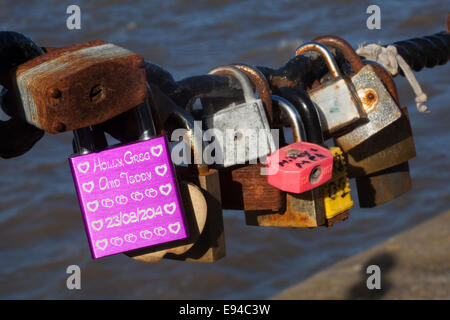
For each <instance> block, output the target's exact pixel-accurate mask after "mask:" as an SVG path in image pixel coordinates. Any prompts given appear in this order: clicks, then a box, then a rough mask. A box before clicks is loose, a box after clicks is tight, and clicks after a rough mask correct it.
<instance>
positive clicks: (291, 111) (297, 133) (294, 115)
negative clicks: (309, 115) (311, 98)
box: [272, 95, 307, 142]
mask: <svg viewBox="0 0 450 320" xmlns="http://www.w3.org/2000/svg"><path fill="white" fill-rule="evenodd" d="M272 100H273V101H275V102H276V103H277V104H278V107H279V108H280V110H281V111H282V112H283V113H284V114H285V115H286V117H287V118H288V119H289V124H290V125H291V128H292V132H293V135H294V141H295V142H302V141H305V140H306V139H307V136H306V132H305V127H304V125H303V121H302V119H301V117H300V114H299V113H298V111H297V109H296V108H295V107H294V106H293V105H292V103H290V102H289V101H288V100H286V99H285V98H283V97H280V96H277V95H272Z"/></svg>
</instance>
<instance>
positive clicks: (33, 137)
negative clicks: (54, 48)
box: [0, 31, 44, 158]
mask: <svg viewBox="0 0 450 320" xmlns="http://www.w3.org/2000/svg"><path fill="white" fill-rule="evenodd" d="M42 54H44V51H43V50H42V49H41V48H40V47H39V46H38V45H37V44H36V43H35V42H34V41H33V40H31V39H29V38H28V37H26V36H24V35H23V34H20V33H18V32H13V31H0V85H1V86H3V90H2V92H1V103H0V107H1V108H2V110H3V111H5V112H6V113H7V114H8V115H9V116H11V119H9V120H7V121H0V157H2V158H12V157H17V156H20V155H22V154H24V153H25V152H27V151H28V150H30V149H31V148H32V147H33V145H34V144H35V143H36V142H37V141H38V140H40V139H41V138H42V137H43V135H44V131H42V130H40V129H38V128H36V127H35V126H33V125H30V124H28V123H27V122H26V121H24V120H22V119H20V117H19V116H18V115H17V114H12V110H11V109H12V107H11V104H14V103H15V100H16V99H18V97H13V95H12V93H11V92H12V89H13V87H14V85H13V84H14V79H13V78H14V76H12V75H11V73H14V69H15V68H16V67H17V66H18V65H20V64H22V63H25V62H27V61H29V60H31V59H33V58H35V57H37V56H39V55H42Z"/></svg>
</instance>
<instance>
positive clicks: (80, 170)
mask: <svg viewBox="0 0 450 320" xmlns="http://www.w3.org/2000/svg"><path fill="white" fill-rule="evenodd" d="M83 166H85V167H86V169H84V170H83V169H82V168H81V167H83ZM77 169H78V172H81V173H87V172H88V171H89V161H86V162H80V163H79V164H77Z"/></svg>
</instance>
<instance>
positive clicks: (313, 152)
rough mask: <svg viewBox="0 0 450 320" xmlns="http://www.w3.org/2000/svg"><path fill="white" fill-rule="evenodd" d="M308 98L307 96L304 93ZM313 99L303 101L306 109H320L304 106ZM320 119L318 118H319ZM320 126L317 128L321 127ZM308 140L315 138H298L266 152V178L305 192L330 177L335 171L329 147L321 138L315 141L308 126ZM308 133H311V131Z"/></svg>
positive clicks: (294, 190)
mask: <svg viewBox="0 0 450 320" xmlns="http://www.w3.org/2000/svg"><path fill="white" fill-rule="evenodd" d="M304 98H306V97H304ZM305 101H306V102H310V101H311V100H310V99H309V98H308V99H303V102H302V103H301V105H302V108H303V109H305V112H317V111H316V109H315V107H314V105H313V104H312V102H311V106H306V105H305V106H303V105H304V104H305V103H306V102H305ZM317 119H318V118H317ZM315 125H318V126H319V127H317V128H315V130H321V128H320V123H316V124H315ZM305 129H306V131H307V132H306V135H309V137H308V140H310V141H312V142H315V143H311V142H302V141H300V142H295V143H293V144H290V145H288V146H285V147H283V148H281V149H279V150H277V151H276V152H274V153H272V154H271V155H269V156H267V167H268V175H267V182H268V183H269V184H270V185H272V186H274V187H276V188H278V189H280V190H282V191H285V192H291V193H303V192H305V191H309V190H311V189H314V188H316V187H318V186H320V185H322V184H324V183H325V182H327V181H328V180H330V179H331V176H332V173H333V155H332V153H331V152H330V150H329V149H328V148H325V147H323V146H321V145H320V144H323V139H322V140H321V141H319V140H318V141H315V139H314V135H313V134H311V133H310V132H308V131H311V130H308V129H311V128H308V127H306V128H305ZM308 133H309V134H308Z"/></svg>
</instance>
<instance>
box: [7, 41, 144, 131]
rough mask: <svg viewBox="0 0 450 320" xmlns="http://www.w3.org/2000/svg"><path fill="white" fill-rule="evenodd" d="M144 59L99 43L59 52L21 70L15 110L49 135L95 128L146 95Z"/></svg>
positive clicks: (15, 89) (17, 72) (17, 75)
mask: <svg viewBox="0 0 450 320" xmlns="http://www.w3.org/2000/svg"><path fill="white" fill-rule="evenodd" d="M146 90H147V88H146V79H145V65H144V58H143V57H142V56H141V55H138V54H135V53H133V52H131V51H129V50H126V49H124V48H121V47H119V46H116V45H114V44H112V43H108V42H105V41H101V40H97V41H90V42H86V43H81V44H76V45H72V46H69V47H64V48H58V49H54V50H51V51H49V52H48V53H46V54H43V55H41V56H39V57H36V58H34V59H32V60H30V61H28V62H26V63H24V64H21V65H20V66H18V68H17V69H16V70H15V82H14V86H13V88H12V93H11V94H12V97H14V99H12V100H13V101H11V105H10V108H11V110H10V112H11V113H12V114H14V115H17V116H21V117H22V119H24V120H26V121H27V122H28V123H30V124H32V125H34V126H36V127H38V128H40V129H42V130H44V131H47V132H50V133H58V132H63V131H68V130H76V129H79V128H83V127H87V126H92V125H95V124H99V123H103V122H105V121H106V120H108V119H111V118H113V117H114V116H117V115H118V114H120V113H123V112H125V111H127V110H130V109H132V108H134V107H136V106H138V105H140V104H142V103H144V100H145V97H146Z"/></svg>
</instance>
